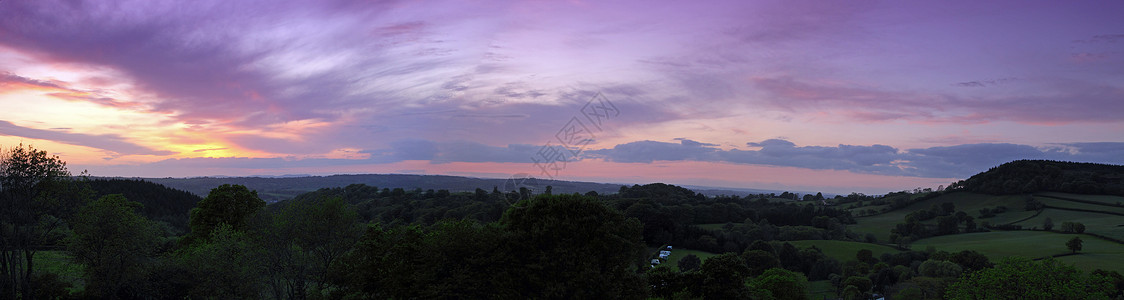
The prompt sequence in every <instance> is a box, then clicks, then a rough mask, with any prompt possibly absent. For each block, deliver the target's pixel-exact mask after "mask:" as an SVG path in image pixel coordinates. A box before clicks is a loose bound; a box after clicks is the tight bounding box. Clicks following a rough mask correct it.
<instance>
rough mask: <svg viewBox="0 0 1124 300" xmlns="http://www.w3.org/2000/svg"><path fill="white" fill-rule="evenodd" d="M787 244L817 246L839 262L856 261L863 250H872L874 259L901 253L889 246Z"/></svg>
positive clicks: (816, 242)
mask: <svg viewBox="0 0 1124 300" xmlns="http://www.w3.org/2000/svg"><path fill="white" fill-rule="evenodd" d="M787 243H791V244H792V245H793V246H796V247H797V248H810V247H812V246H816V248H820V250H821V251H823V254H824V255H827V257H831V258H834V259H836V260H839V262H845V261H848V260H855V254H856V253H858V252H859V250H862V249H868V250H870V251H871V252H873V253H874V257H879V256H881V255H882V253H897V252H900V251H898V250H897V249H894V248H891V247H888V246H883V245H876V244H868V243H860V242H850V241H832V240H810V241H790V242H787Z"/></svg>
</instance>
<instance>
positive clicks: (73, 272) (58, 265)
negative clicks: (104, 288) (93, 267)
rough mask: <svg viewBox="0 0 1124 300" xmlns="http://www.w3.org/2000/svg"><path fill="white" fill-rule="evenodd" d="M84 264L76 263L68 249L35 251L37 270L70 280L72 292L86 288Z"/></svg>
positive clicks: (63, 279)
mask: <svg viewBox="0 0 1124 300" xmlns="http://www.w3.org/2000/svg"><path fill="white" fill-rule="evenodd" d="M83 269H84V268H83V266H82V265H80V264H78V263H75V262H74V261H73V257H71V256H70V254H67V253H66V251H39V252H38V253H35V271H36V272H48V273H54V274H57V275H58V276H59V280H62V281H64V282H69V283H70V284H71V285H72V287H71V289H70V292H71V293H75V292H78V291H81V290H84V289H85V286H86V280H85V279H84V278H83V276H82V272H83V271H84V270H83Z"/></svg>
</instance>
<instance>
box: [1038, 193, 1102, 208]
mask: <svg viewBox="0 0 1124 300" xmlns="http://www.w3.org/2000/svg"><path fill="white" fill-rule="evenodd" d="M1032 196H1034V197H1043V198H1053V199H1058V200H1065V201H1072V202H1078V203H1085V204H1093V205H1100V206H1108V207H1121V206H1119V205H1113V204H1108V203H1104V202H1100V201H1092V200H1083V199H1076V198H1069V197H1062V196H1053V195H1043V194H1033V195H1032Z"/></svg>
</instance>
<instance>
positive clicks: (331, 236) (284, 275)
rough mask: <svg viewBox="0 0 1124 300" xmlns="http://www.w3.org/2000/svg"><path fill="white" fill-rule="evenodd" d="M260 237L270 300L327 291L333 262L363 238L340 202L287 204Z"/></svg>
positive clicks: (352, 211)
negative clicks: (263, 246)
mask: <svg viewBox="0 0 1124 300" xmlns="http://www.w3.org/2000/svg"><path fill="white" fill-rule="evenodd" d="M284 206H285V207H284V208H282V209H281V210H280V211H279V212H277V213H275V214H274V215H273V218H272V220H271V222H270V227H269V228H268V232H267V233H265V236H266V239H267V240H269V242H268V243H266V244H265V248H266V249H265V251H266V255H265V259H266V260H267V264H266V265H267V272H268V273H269V274H270V277H271V280H270V282H269V284H270V288H271V291H272V292H273V294H274V296H275V297H278V298H281V297H289V298H304V297H305V296H306V291H307V290H308V288H309V287H310V286H311V287H312V288H313V290H315V291H323V290H325V289H327V288H328V284H329V282H330V280H329V275H330V274H331V272H333V271H335V270H336V269H338V268H339V266H338V265H339V263H338V261H339V260H340V257H342V256H343V255H344V254H345V253H347V252H348V251H350V250H351V249H352V247H353V246H354V244H355V243H356V242H357V241H358V239H359V237H360V235H362V234H363V228H362V227H361V226H360V224H359V223H358V220H357V218H358V214H357V213H356V211H355V208H354V207H353V206H351V205H349V204H347V203H346V202H344V201H343V199H342V198H339V197H332V198H327V199H309V200H302V201H290V202H288V203H285V204H284Z"/></svg>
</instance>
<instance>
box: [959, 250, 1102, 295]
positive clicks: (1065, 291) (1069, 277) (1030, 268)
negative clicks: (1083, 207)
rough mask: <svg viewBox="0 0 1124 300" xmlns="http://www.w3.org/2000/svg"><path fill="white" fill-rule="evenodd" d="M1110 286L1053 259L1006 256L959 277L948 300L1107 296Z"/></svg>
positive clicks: (1099, 278)
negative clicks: (992, 264)
mask: <svg viewBox="0 0 1124 300" xmlns="http://www.w3.org/2000/svg"><path fill="white" fill-rule="evenodd" d="M1111 291H1112V286H1111V284H1110V283H1109V282H1108V280H1107V279H1105V278H1104V277H1100V276H1085V275H1083V274H1081V271H1078V270H1077V269H1076V268H1074V267H1073V266H1071V265H1063V264H1060V263H1058V261H1056V260H1053V259H1046V260H1043V261H1041V262H1034V261H1031V260H1029V259H1026V258H1020V257H1010V258H1006V259H1004V260H1003V261H1000V262H999V264H997V265H996V266H995V267H994V268H990V269H984V270H981V271H979V272H975V273H971V274H968V275H965V276H963V277H961V278H960V280H959V281H957V282H955V283H953V284H952V285H951V286H949V288H948V293H947V294H946V296H948V298H949V299H1108V293H1111Z"/></svg>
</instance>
